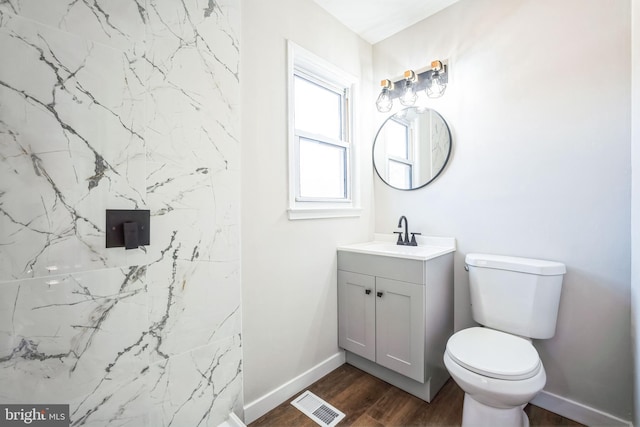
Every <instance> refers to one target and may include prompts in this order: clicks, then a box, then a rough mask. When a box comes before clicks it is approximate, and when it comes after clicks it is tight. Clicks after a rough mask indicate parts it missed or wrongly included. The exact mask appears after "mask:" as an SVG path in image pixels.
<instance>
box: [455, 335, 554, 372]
mask: <svg viewBox="0 0 640 427" xmlns="http://www.w3.org/2000/svg"><path fill="white" fill-rule="evenodd" d="M446 352H447V354H448V355H449V357H451V359H452V360H453V361H454V362H456V363H457V364H459V365H460V366H462V367H464V368H466V369H468V370H470V371H472V372H475V373H477V374H479V375H483V376H485V377H489V378H496V379H502V380H514V381H517V380H523V379H527V378H532V377H533V376H535V375H536V374H537V373H538V372H540V370H541V369H542V363H541V362H540V356H538V352H537V351H536V349H535V348H534V347H533V345H532V344H531V343H530V342H529V341H527V340H525V339H524V338H520V337H518V336H515V335H511V334H507V333H505V332H500V331H496V330H493V329H488V328H481V327H475V328H469V329H464V330H462V331H459V332H457V333H455V334H454V335H453V336H452V337H451V338H449V341H448V342H447V349H446Z"/></svg>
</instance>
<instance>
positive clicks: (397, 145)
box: [383, 120, 409, 159]
mask: <svg viewBox="0 0 640 427" xmlns="http://www.w3.org/2000/svg"><path fill="white" fill-rule="evenodd" d="M383 130H384V132H385V135H384V137H385V139H384V140H385V141H386V143H387V154H388V155H389V156H394V157H401V158H403V159H409V138H408V132H407V127H406V126H405V125H403V124H401V123H398V122H396V121H395V120H389V122H388V123H387V124H386V125H384V127H383Z"/></svg>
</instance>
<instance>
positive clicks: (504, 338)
mask: <svg viewBox="0 0 640 427" xmlns="http://www.w3.org/2000/svg"><path fill="white" fill-rule="evenodd" d="M465 263H466V267H465V268H467V269H468V271H469V287H470V290H471V308H472V314H473V319H474V320H475V321H476V322H478V323H480V324H481V325H483V326H484V327H474V328H469V329H464V330H461V331H459V332H457V333H455V334H454V335H453V336H452V337H451V338H450V339H449V341H448V342H447V349H446V352H445V355H444V363H445V366H446V367H447V369H448V370H449V373H450V374H451V377H452V378H453V379H454V380H455V382H456V383H458V385H459V386H460V388H462V390H464V392H465V395H464V407H463V412H462V426H463V427H471V426H487V427H489V426H491V427H495V426H501V427H516V426H517V427H528V426H529V418H528V417H527V415H526V414H525V413H524V411H523V408H524V407H525V405H526V404H527V403H528V402H529V400H531V399H532V398H533V397H534V396H535V395H536V394H537V393H538V392H539V391H540V390H542V388H543V387H544V385H545V382H546V380H547V376H546V374H545V371H544V367H543V366H542V362H541V361H540V357H539V356H538V352H537V351H536V349H535V348H534V347H533V345H532V344H531V338H536V339H546V338H551V337H553V335H554V334H555V330H556V319H557V317H558V305H559V303H560V291H561V288H562V278H563V275H564V274H565V272H566V268H565V266H564V264H562V263H559V262H553V261H542V260H536V259H529V258H516V257H508V256H501V255H486V254H468V255H467V256H466V258H465Z"/></svg>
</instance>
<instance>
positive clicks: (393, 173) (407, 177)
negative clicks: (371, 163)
mask: <svg viewBox="0 0 640 427" xmlns="http://www.w3.org/2000/svg"><path fill="white" fill-rule="evenodd" d="M388 165H389V171H388V172H389V173H388V179H389V184H391V185H393V186H394V187H397V188H411V165H408V164H406V163H400V162H395V161H393V160H389V163H388Z"/></svg>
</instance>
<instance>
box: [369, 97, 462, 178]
mask: <svg viewBox="0 0 640 427" xmlns="http://www.w3.org/2000/svg"><path fill="white" fill-rule="evenodd" d="M450 154H451V133H450V132H449V126H447V122H445V121H444V119H443V118H442V116H441V115H440V114H438V112H437V111H435V110H432V109H430V108H425V107H409V108H405V109H404V110H400V111H398V112H397V113H396V114H394V115H393V116H391V117H389V118H388V119H387V120H385V121H384V123H382V126H380V129H379V130H378V133H377V134H376V139H375V141H374V142H373V166H374V168H375V170H376V173H377V174H378V176H379V177H380V178H381V179H382V180H383V181H384V182H385V183H386V184H388V185H389V186H391V187H393V188H397V189H398V190H415V189H417V188H421V187H424V186H425V185H427V184H429V183H430V182H432V181H433V180H434V179H436V178H437V177H438V175H440V173H441V172H442V170H443V169H444V167H445V166H446V164H447V161H448V160H449V155H450Z"/></svg>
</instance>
